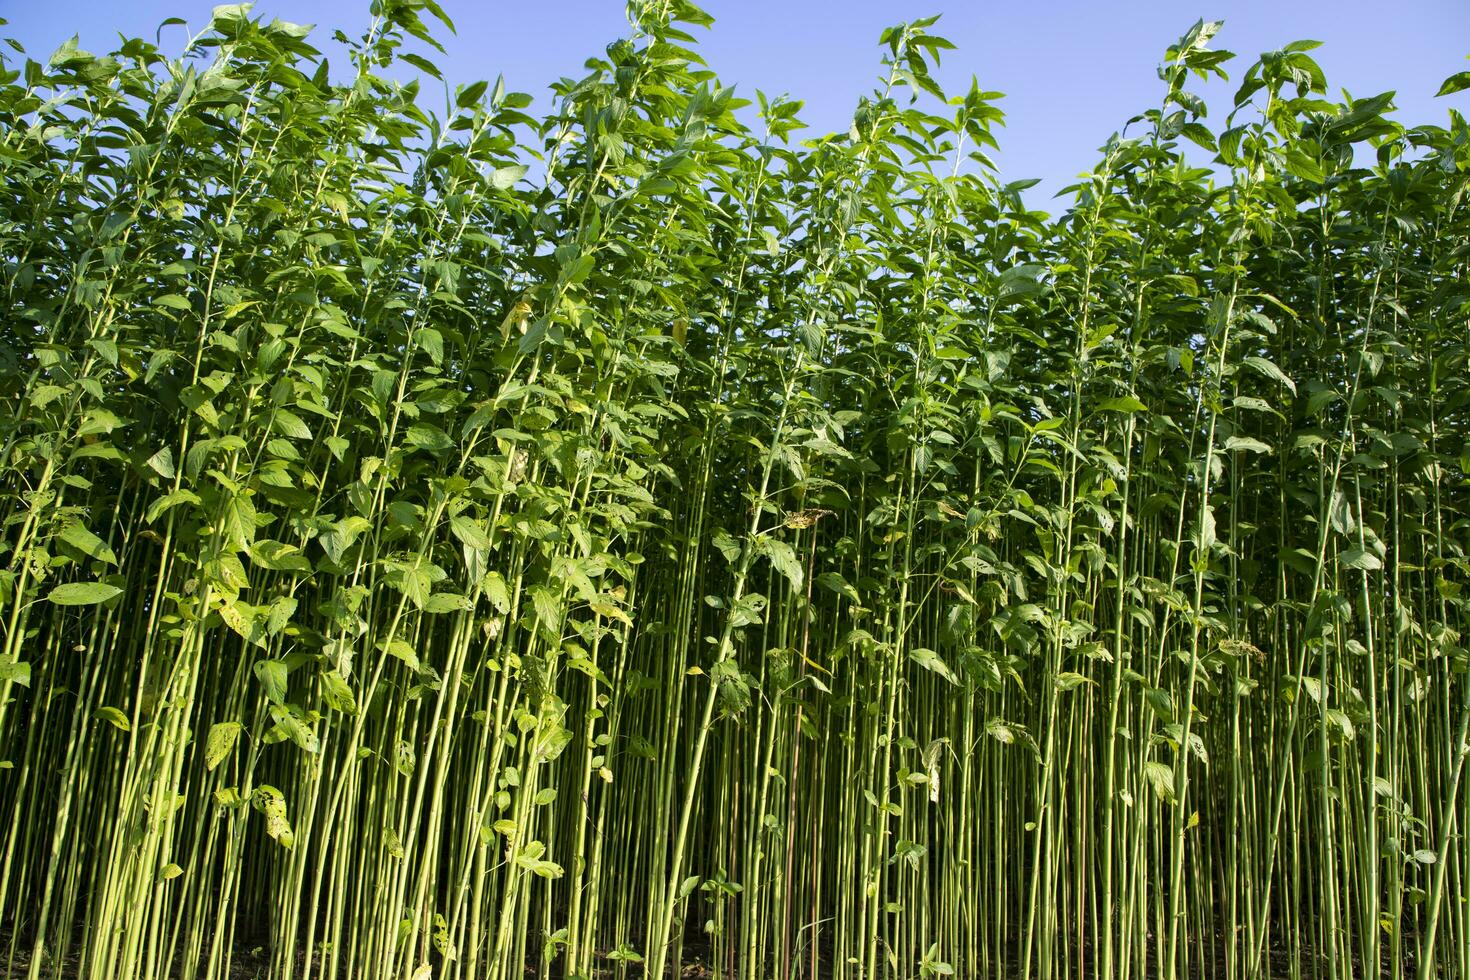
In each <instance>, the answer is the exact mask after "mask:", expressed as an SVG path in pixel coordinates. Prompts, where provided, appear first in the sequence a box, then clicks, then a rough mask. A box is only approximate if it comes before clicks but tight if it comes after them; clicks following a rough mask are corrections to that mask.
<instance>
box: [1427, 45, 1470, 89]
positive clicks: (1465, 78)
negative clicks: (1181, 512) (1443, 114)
mask: <svg viewBox="0 0 1470 980" xmlns="http://www.w3.org/2000/svg"><path fill="white" fill-rule="evenodd" d="M1461 50H1464V49H1461ZM1467 88H1470V71H1459V72H1455V73H1454V74H1453V75H1451V76H1450V77H1449V78H1446V79H1445V80H1444V84H1443V85H1441V86H1440V87H1439V91H1438V92H1435V93H1434V96H1435V98H1439V97H1440V96H1442V95H1454V94H1455V93H1456V92H1463V91H1465V89H1467Z"/></svg>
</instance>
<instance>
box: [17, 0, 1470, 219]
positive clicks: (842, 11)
mask: <svg viewBox="0 0 1470 980" xmlns="http://www.w3.org/2000/svg"><path fill="white" fill-rule="evenodd" d="M442 3H443V5H444V7H445V8H446V10H447V11H448V12H449V14H450V16H451V17H453V18H454V20H455V21H456V23H457V25H458V28H459V33H458V36H457V37H445V38H443V40H444V43H445V46H446V48H447V49H448V55H447V56H443V57H438V58H437V59H436V60H437V61H438V63H439V64H440V67H441V68H443V69H444V71H445V74H446V77H447V78H448V79H449V80H450V81H451V82H471V81H475V80H477V79H480V78H492V79H493V78H494V77H495V76H496V75H497V74H502V73H503V74H504V75H505V77H506V82H507V86H508V87H509V88H511V89H513V90H520V91H525V92H530V93H532V94H533V95H535V96H537V101H538V104H539V105H543V106H544V104H545V102H544V99H545V95H544V93H545V88H546V85H547V83H549V82H551V81H553V80H555V79H557V78H559V77H561V76H563V75H576V74H577V73H578V72H579V70H580V69H581V66H582V62H583V61H584V60H585V59H586V58H587V57H588V56H589V55H592V54H597V53H600V52H601V51H602V49H603V47H604V46H605V45H606V44H607V42H608V41H610V40H612V39H614V38H616V37H618V36H620V34H621V33H623V32H624V30H625V29H626V21H625V20H624V18H623V4H622V3H621V2H620V0H535V2H524V0H521V2H508V0H442ZM702 6H703V7H704V8H705V9H706V10H708V11H709V12H710V13H711V14H712V15H713V16H714V17H715V20H716V23H715V26H714V28H713V29H712V30H710V31H698V34H699V36H700V38H701V43H700V48H699V50H700V51H701V52H702V54H703V55H704V57H705V59H706V60H707V61H708V62H709V64H710V66H711V67H712V68H713V69H715V70H716V71H717V72H718V73H719V74H720V76H721V78H722V79H723V80H724V81H725V82H726V83H727V84H729V83H735V84H736V85H737V86H738V89H739V90H740V91H741V92H742V93H743V94H746V95H751V94H752V93H753V90H754V89H755V88H760V89H763V90H764V91H766V92H767V93H770V94H776V93H780V92H789V93H790V94H791V95H792V96H793V97H796V98H800V99H804V100H805V101H806V103H807V109H806V110H805V111H804V112H803V113H802V117H803V118H804V119H805V120H806V121H807V122H808V123H810V124H811V125H812V127H813V129H820V130H823V131H826V130H831V129H838V128H845V127H846V125H847V121H848V119H849V118H850V113H851V109H852V106H853V104H854V101H855V99H856V97H857V95H858V94H860V93H862V92H864V91H866V90H868V89H869V88H871V87H872V85H873V83H874V80H875V78H876V75H877V72H878V57H879V50H878V47H877V45H876V41H877V38H878V34H879V32H880V31H881V30H882V29H883V28H884V27H885V26H887V25H889V24H892V23H896V22H898V21H902V20H910V19H913V18H916V17H921V16H925V15H928V14H933V13H942V14H943V15H944V16H943V18H942V19H941V20H940V22H939V24H938V26H937V28H936V29H935V30H936V32H937V33H939V34H941V35H943V36H945V37H947V38H949V39H950V40H951V41H953V42H954V43H955V44H956V45H957V46H958V48H959V50H958V51H953V52H949V53H948V57H946V59H945V62H944V64H943V66H942V67H941V68H940V69H938V70H937V71H936V72H935V75H936V77H937V78H939V79H940V81H941V82H942V83H944V84H946V87H947V88H949V89H951V90H952V91H963V90H964V89H965V88H966V87H968V83H969V78H970V75H971V74H974V75H977V76H978V77H979V80H980V84H981V87H982V88H986V89H990V90H996V91H1001V92H1004V93H1006V98H1005V99H1004V100H1002V102H1001V106H1002V108H1004V110H1005V111H1006V113H1007V125H1006V128H1005V129H1004V130H1002V131H1001V132H1000V134H999V138H1000V142H1001V148H1002V153H1001V154H1000V155H999V156H998V157H997V163H998V164H999V166H1000V168H1001V171H1002V173H1003V174H1004V176H1005V177H1006V178H1007V179H1019V178H1022V177H1039V178H1042V179H1043V181H1044V183H1043V184H1042V185H1041V187H1039V188H1038V189H1037V192H1044V193H1034V194H1032V195H1028V197H1032V199H1033V201H1034V203H1036V204H1038V205H1042V206H1044V203H1043V202H1044V201H1045V198H1046V197H1047V196H1049V193H1050V192H1054V191H1055V190H1056V189H1058V188H1060V187H1061V186H1063V185H1064V184H1065V183H1067V182H1068V181H1069V180H1070V179H1071V178H1072V177H1073V176H1074V175H1075V174H1077V173H1079V172H1081V171H1083V170H1085V169H1087V168H1088V167H1089V166H1090V165H1091V164H1092V162H1093V160H1094V156H1095V155H1094V150H1095V149H1096V147H1097V146H1098V145H1100V144H1101V143H1102V141H1103V140H1104V139H1106V138H1107V136H1108V134H1109V133H1111V132H1112V131H1113V130H1115V129H1117V128H1118V127H1119V126H1120V125H1121V124H1122V123H1123V122H1124V121H1125V120H1126V119H1128V117H1129V116H1132V115H1134V114H1135V113H1137V112H1139V111H1141V110H1142V109H1145V108H1148V107H1152V106H1154V105H1156V104H1157V102H1158V98H1159V82H1158V80H1157V77H1156V76H1155V74H1154V68H1155V66H1156V65H1157V63H1158V61H1159V59H1160V57H1161V56H1162V53H1163V50H1164V48H1165V47H1167V45H1168V44H1169V43H1170V42H1171V41H1173V40H1174V39H1176V38H1177V37H1178V36H1179V35H1180V34H1181V33H1183V32H1184V31H1185V30H1186V29H1187V28H1188V27H1189V26H1190V24H1192V23H1193V22H1194V21H1195V20H1196V19H1198V18H1200V17H1204V18H1206V19H1211V20H1224V21H1225V28H1224V30H1223V31H1222V32H1221V33H1220V35H1219V36H1218V37H1217V38H1216V39H1215V42H1214V45H1215V46H1216V47H1223V48H1225V49H1227V50H1230V51H1234V52H1235V53H1236V54H1237V56H1238V57H1237V59H1236V60H1235V61H1234V62H1231V66H1233V67H1230V66H1227V70H1230V71H1231V75H1232V79H1235V78H1238V77H1239V74H1240V72H1241V71H1243V70H1244V68H1245V67H1246V65H1248V64H1249V63H1250V61H1252V60H1254V58H1255V56H1256V55H1258V54H1259V53H1260V52H1262V51H1266V50H1271V49H1274V48H1277V47H1280V46H1281V45H1282V44H1285V43H1286V42H1288V41H1293V40H1298V39H1302V38H1311V39H1314V40H1318V41H1322V42H1323V47H1321V48H1319V49H1318V50H1317V51H1316V52H1314V57H1316V58H1317V60H1318V61H1319V63H1321V65H1322V67H1323V69H1324V70H1325V71H1326V73H1327V78H1328V82H1329V84H1330V85H1331V86H1333V88H1334V90H1340V89H1347V90H1348V91H1349V92H1351V93H1352V94H1353V95H1355V96H1364V95H1372V94H1377V93H1379V92H1382V91H1386V90H1389V89H1393V90H1396V91H1397V92H1398V99H1397V101H1398V104H1399V106H1400V107H1401V112H1400V119H1401V120H1403V121H1407V122H1410V123H1420V122H1436V123H1438V122H1442V121H1443V120H1444V119H1445V115H1446V111H1447V109H1448V106H1449V105H1450V104H1454V105H1456V106H1457V107H1458V108H1460V109H1461V111H1470V92H1467V93H1461V94H1460V95H1457V96H1454V97H1452V98H1450V99H1438V100H1436V99H1435V98H1434V93H1435V91H1436V90H1437V89H1438V87H1439V83H1440V82H1441V81H1442V80H1443V79H1444V78H1445V77H1446V76H1448V75H1450V74H1453V73H1454V72H1457V71H1462V70H1466V69H1470V62H1467V61H1466V55H1467V54H1470V2H1467V0H1401V2H1400V3H1399V4H1398V5H1397V7H1396V9H1393V10H1392V12H1389V11H1390V5H1389V4H1386V3H1384V2H1382V0H1374V2H1364V0H1207V2H1203V3H1202V2H1199V0H1172V2H1162V0H1029V2H1015V0H1009V2H1004V3H1002V2H995V0H846V2H838V0H706V2H705V3H703V4H702ZM211 7H212V3H211V2H210V0H49V2H45V3H40V2H35V0H26V2H19V0H0V17H4V18H6V19H8V20H9V21H10V24H9V25H8V26H7V27H5V28H3V33H4V34H5V35H7V36H12V37H15V38H17V39H19V40H20V41H21V42H22V43H23V44H24V45H25V46H26V47H27V49H28V50H29V51H30V52H31V53H32V54H33V55H35V54H45V53H49V52H50V51H51V50H52V49H53V48H55V47H56V46H57V45H58V44H60V43H61V42H62V41H63V40H65V39H66V38H67V37H70V36H71V35H72V34H79V35H80V36H81V41H82V46H83V47H85V48H87V49H88V50H92V51H100V50H102V49H106V48H108V47H109V45H110V44H111V43H112V42H113V41H114V40H115V38H116V36H117V34H118V33H119V32H128V33H130V34H135V35H142V36H151V35H152V33H153V29H154V27H155V26H156V25H157V24H158V23H159V22H160V21H162V20H163V19H164V18H167V17H183V18H185V19H186V20H187V21H189V23H190V25H191V27H194V28H195V29H197V28H198V27H199V26H202V25H203V24H204V23H206V22H207V21H208V18H209V12H210V9H211ZM367 8H368V3H367V0H259V2H258V3H257V4H256V7H255V13H256V14H258V15H261V16H264V17H267V18H269V17H281V18H282V19H284V20H291V21H296V22H298V23H314V24H317V25H319V27H321V28H323V29H326V30H324V31H323V33H322V34H321V35H320V37H319V38H318V39H317V43H318V46H319V47H324V48H325V49H326V50H328V53H329V54H330V53H331V46H330V44H329V42H328V38H327V35H328V33H329V30H330V29H331V28H337V27H340V28H342V29H344V30H345V31H346V32H347V33H348V34H353V35H355V34H356V33H358V32H359V30H360V28H361V27H362V26H363V25H365V24H366V22H367ZM170 30H172V31H174V32H178V31H180V30H181V29H180V28H170ZM173 36H174V40H175V42H177V41H178V40H180V39H181V37H182V35H181V34H179V33H175V34H174V35H173ZM167 40H168V35H165V43H167ZM1232 91H1233V83H1232V85H1229V86H1225V85H1214V86H1211V87H1209V88H1206V89H1204V90H1203V94H1205V95H1206V97H1207V98H1208V99H1209V100H1210V102H1211V104H1212V106H1213V107H1214V113H1213V115H1214V118H1215V119H1218V118H1219V117H1221V116H1223V114H1224V111H1225V108H1226V106H1227V104H1228V99H1229V95H1230V93H1231V92H1232Z"/></svg>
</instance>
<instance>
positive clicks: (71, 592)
mask: <svg viewBox="0 0 1470 980" xmlns="http://www.w3.org/2000/svg"><path fill="white" fill-rule="evenodd" d="M122 591H123V590H122V589H120V588H118V587H117V586H115V585H108V584H107V583H105V582H68V583H67V584H65V585H58V586H57V587H56V588H54V589H52V590H51V592H50V593H49V594H48V595H47V596H46V598H47V599H48V600H49V601H51V602H54V603H56V604H57V605H58V606H93V605H96V604H97V603H99V602H106V601H107V600H108V599H111V598H113V597H115V596H120V595H122Z"/></svg>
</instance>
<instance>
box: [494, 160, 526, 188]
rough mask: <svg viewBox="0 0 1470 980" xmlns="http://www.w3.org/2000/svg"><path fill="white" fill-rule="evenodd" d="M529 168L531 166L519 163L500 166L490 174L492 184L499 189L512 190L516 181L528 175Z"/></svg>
mask: <svg viewBox="0 0 1470 980" xmlns="http://www.w3.org/2000/svg"><path fill="white" fill-rule="evenodd" d="M528 169H530V168H529V167H527V166H525V165H524V164H519V163H518V164H515V165H514V166H510V167H498V168H496V170H495V172H494V173H492V174H491V175H490V186H491V187H493V188H495V189H496V190H498V191H505V190H510V189H511V188H512V187H514V186H515V184H516V181H518V180H520V179H521V178H522V177H524V176H525V175H526V171H527V170H528Z"/></svg>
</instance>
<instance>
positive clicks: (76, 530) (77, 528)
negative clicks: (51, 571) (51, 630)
mask: <svg viewBox="0 0 1470 980" xmlns="http://www.w3.org/2000/svg"><path fill="white" fill-rule="evenodd" d="M59 537H60V538H61V540H62V541H65V542H66V543H67V544H69V545H71V546H72V547H73V548H75V549H77V550H78V551H80V552H82V554H84V555H87V556H89V557H91V558H95V559H97V560H98V561H100V562H105V563H106V564H108V565H116V564H117V555H115V554H113V553H112V549H111V548H109V547H108V546H107V543H106V542H105V541H103V540H102V539H101V538H99V537H97V535H95V534H93V533H92V532H91V531H89V530H87V529H86V528H85V527H83V526H82V525H80V524H68V525H67V526H66V527H65V528H63V529H62V531H61V534H60V535H59ZM53 601H55V600H53Z"/></svg>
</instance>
